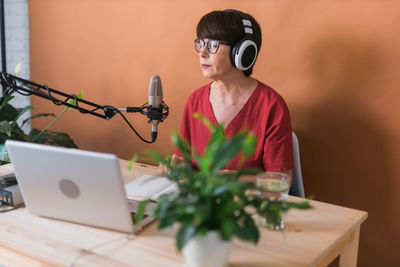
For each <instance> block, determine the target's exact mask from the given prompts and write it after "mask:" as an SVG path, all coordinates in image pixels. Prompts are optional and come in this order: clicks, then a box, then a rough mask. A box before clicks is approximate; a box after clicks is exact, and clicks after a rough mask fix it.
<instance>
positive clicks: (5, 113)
mask: <svg viewBox="0 0 400 267" xmlns="http://www.w3.org/2000/svg"><path fill="white" fill-rule="evenodd" d="M18 114H19V112H18V110H17V109H16V108H14V107H13V106H11V105H10V104H6V105H4V106H3V107H2V109H1V111H0V121H15V120H16V118H17V116H18Z"/></svg>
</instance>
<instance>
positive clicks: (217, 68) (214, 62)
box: [199, 39, 234, 80]
mask: <svg viewBox="0 0 400 267" xmlns="http://www.w3.org/2000/svg"><path fill="white" fill-rule="evenodd" d="M203 40H204V41H205V42H207V41H209V40H210V39H203ZM230 53H231V48H230V46H228V45H225V44H222V43H220V44H219V48H218V51H217V52H216V53H215V54H211V53H210V52H208V50H207V47H206V46H205V47H204V48H203V49H202V50H201V51H200V52H199V56H200V67H201V70H202V71H203V76H204V77H206V78H210V79H213V80H217V79H221V78H223V77H224V76H225V75H227V74H228V73H229V72H231V71H232V70H234V67H233V66H232V64H231V60H230Z"/></svg>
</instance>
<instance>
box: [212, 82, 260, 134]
mask: <svg viewBox="0 0 400 267" xmlns="http://www.w3.org/2000/svg"><path fill="white" fill-rule="evenodd" d="M211 84H212V82H211V83H209V84H208V94H207V100H208V107H209V109H210V112H211V114H212V118H213V119H214V123H215V124H216V125H217V124H218V121H217V118H216V117H215V114H214V110H213V108H212V105H211V101H210V92H211ZM259 87H260V82H259V81H257V86H256V89H254V91H253V93H252V94H251V96H250V97H249V98H248V99H247V101H246V103H245V104H244V105H243V107H242V108H241V109H240V110H239V112H238V113H236V115H235V116H234V117H233V119H232V120H231V121H230V122H229V123H228V124H227V125H226V127H225V128H224V133H225V134H226V133H227V130H228V129H229V128H230V127H231V125H232V123H233V122H234V121H235V120H236V119H237V118H238V117H239V116H240V114H241V113H243V112H244V110H246V109H247V106H248V105H249V103H250V102H251V101H250V100H251V99H252V98H253V97H255V96H256V94H257V92H258V90H259Z"/></svg>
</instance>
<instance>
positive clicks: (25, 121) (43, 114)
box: [21, 113, 56, 127]
mask: <svg viewBox="0 0 400 267" xmlns="http://www.w3.org/2000/svg"><path fill="white" fill-rule="evenodd" d="M47 116H51V117H56V115H55V114H54V113H37V114H35V115H33V116H31V117H29V118H27V119H26V120H24V121H23V122H22V125H21V127H22V126H24V125H25V123H27V122H28V121H29V120H33V119H36V118H39V117H47Z"/></svg>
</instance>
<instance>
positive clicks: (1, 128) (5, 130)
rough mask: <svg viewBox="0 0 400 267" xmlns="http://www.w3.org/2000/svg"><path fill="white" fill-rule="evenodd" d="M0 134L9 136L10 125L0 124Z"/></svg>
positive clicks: (4, 122)
mask: <svg viewBox="0 0 400 267" xmlns="http://www.w3.org/2000/svg"><path fill="white" fill-rule="evenodd" d="M0 133H4V134H6V135H7V136H11V125H10V123H9V122H8V121H2V122H0Z"/></svg>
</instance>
